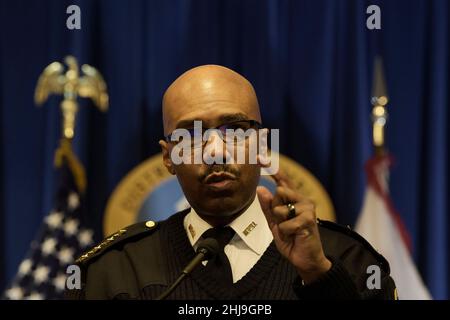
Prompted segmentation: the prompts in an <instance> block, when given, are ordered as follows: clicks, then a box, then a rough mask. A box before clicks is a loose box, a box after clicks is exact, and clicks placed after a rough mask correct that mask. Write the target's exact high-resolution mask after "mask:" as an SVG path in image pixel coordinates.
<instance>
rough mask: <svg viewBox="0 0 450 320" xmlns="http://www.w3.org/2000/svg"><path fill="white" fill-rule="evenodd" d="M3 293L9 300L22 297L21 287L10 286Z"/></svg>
mask: <svg viewBox="0 0 450 320" xmlns="http://www.w3.org/2000/svg"><path fill="white" fill-rule="evenodd" d="M5 295H6V296H7V297H8V299H11V300H20V299H22V298H23V289H22V288H20V287H12V288H11V289H8V290H6V293H5Z"/></svg>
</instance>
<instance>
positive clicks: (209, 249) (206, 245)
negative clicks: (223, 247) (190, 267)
mask: <svg viewBox="0 0 450 320" xmlns="http://www.w3.org/2000/svg"><path fill="white" fill-rule="evenodd" d="M201 251H204V254H205V258H206V259H208V260H209V259H211V258H213V257H214V256H215V255H216V254H217V253H218V252H219V242H218V241H217V240H216V239H214V238H206V239H204V240H202V241H201V242H200V243H199V244H198V247H197V252H201ZM205 251H206V252H205Z"/></svg>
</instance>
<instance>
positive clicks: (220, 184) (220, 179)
mask: <svg viewBox="0 0 450 320" xmlns="http://www.w3.org/2000/svg"><path fill="white" fill-rule="evenodd" d="M235 180H236V176H235V175H233V174H231V173H229V172H213V173H211V174H209V175H208V176H207V177H206V178H205V180H204V183H205V184H206V185H208V186H209V187H212V188H214V189H218V190H219V189H226V188H228V187H229V186H230V185H231V184H232V183H233V182H234V181H235Z"/></svg>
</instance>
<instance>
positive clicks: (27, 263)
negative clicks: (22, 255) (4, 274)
mask: <svg viewBox="0 0 450 320" xmlns="http://www.w3.org/2000/svg"><path fill="white" fill-rule="evenodd" d="M32 266H33V261H31V260H30V259H25V260H23V261H22V263H21V264H20V266H19V275H21V276H23V275H25V274H27V273H28V272H30V270H31V267H32Z"/></svg>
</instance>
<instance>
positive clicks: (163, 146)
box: [159, 140, 175, 174]
mask: <svg viewBox="0 0 450 320" xmlns="http://www.w3.org/2000/svg"><path fill="white" fill-rule="evenodd" d="M159 145H160V146H161V151H162V154H163V163H164V166H165V167H166V168H167V171H169V173H170V174H175V169H174V167H173V163H172V160H170V150H169V144H168V143H167V142H166V141H164V140H159Z"/></svg>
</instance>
